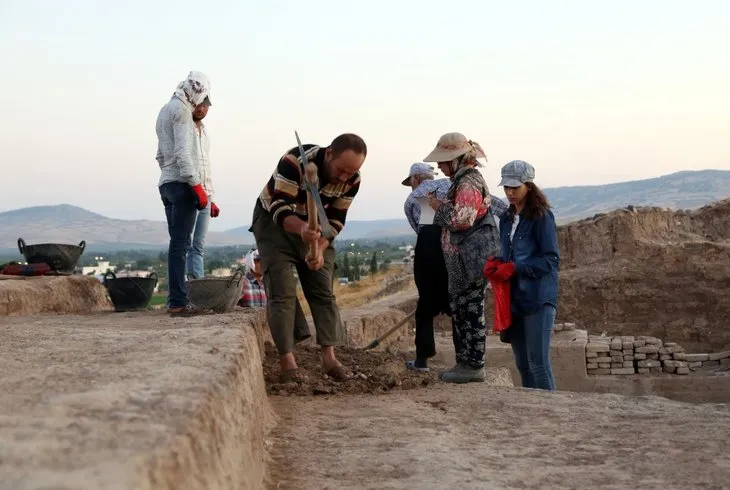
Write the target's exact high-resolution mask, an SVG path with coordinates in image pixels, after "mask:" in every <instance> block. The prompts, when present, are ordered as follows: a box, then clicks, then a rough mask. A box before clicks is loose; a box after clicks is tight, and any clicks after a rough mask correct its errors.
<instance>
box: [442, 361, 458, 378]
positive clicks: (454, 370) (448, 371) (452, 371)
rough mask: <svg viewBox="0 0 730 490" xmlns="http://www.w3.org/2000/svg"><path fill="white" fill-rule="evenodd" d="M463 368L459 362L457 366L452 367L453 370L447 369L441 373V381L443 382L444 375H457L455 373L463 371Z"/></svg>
mask: <svg viewBox="0 0 730 490" xmlns="http://www.w3.org/2000/svg"><path fill="white" fill-rule="evenodd" d="M461 368H462V366H461V364H459V363H458V362H457V363H456V365H455V366H454V367H452V368H451V369H447V370H446V371H441V372H440V373H439V379H441V380H443V378H444V374H446V373H455V372H457V371H460V370H461Z"/></svg>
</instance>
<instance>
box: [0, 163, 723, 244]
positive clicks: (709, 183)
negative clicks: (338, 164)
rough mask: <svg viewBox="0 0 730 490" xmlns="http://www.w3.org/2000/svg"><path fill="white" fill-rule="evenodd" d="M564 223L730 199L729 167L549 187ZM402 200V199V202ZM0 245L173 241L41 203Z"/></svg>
mask: <svg viewBox="0 0 730 490" xmlns="http://www.w3.org/2000/svg"><path fill="white" fill-rule="evenodd" d="M545 193H546V194H547V196H548V198H549V199H550V201H551V203H552V205H553V207H554V211H555V215H556V217H557V219H558V221H559V222H567V221H573V220H576V219H580V218H584V217H587V216H593V215H594V214H596V213H603V212H607V211H610V210H612V209H616V208H620V207H625V206H628V205H629V204H633V205H652V206H662V207H668V208H674V209H680V208H681V209H690V208H696V207H700V206H703V205H705V204H707V203H710V202H713V201H717V200H720V199H724V198H727V197H730V171H723V170H702V171H688V172H678V173H674V174H671V175H665V176H663V177H658V178H653V179H645V180H636V181H631V182H622V183H618V184H607V185H596V186H576V187H556V188H550V189H545ZM399 204H400V201H399ZM0 230H1V233H0V249H6V250H7V249H12V248H15V249H16V250H17V248H16V246H17V239H18V237H22V238H23V239H24V240H25V241H26V243H28V244H33V243H48V242H52V243H78V242H80V241H81V240H86V242H87V246H88V247H90V248H92V249H93V250H98V251H106V250H120V249H132V248H140V249H143V248H158V249H162V248H164V247H165V246H166V245H167V243H168V235H167V226H166V224H165V223H164V222H163V221H151V220H119V219H112V218H107V217H105V216H102V215H100V214H96V213H93V212H91V211H87V210H86V209H82V208H79V207H76V206H70V205H68V204H61V205H58V206H37V207H31V208H23V209H16V210H13V211H7V212H4V213H0ZM405 236H410V237H412V236H413V231H412V230H411V229H410V227H409V226H408V223H407V222H406V220H405V218H398V219H384V220H373V221H358V220H348V222H347V226H345V229H344V230H343V232H342V234H341V236H340V239H341V240H356V239H358V240H359V239H371V240H378V239H385V238H393V237H405ZM208 243H209V244H210V245H213V246H215V245H250V244H253V243H254V239H253V236H252V234H251V233H249V232H248V226H241V227H237V228H233V229H230V230H227V231H224V232H211V233H210V234H209V236H208Z"/></svg>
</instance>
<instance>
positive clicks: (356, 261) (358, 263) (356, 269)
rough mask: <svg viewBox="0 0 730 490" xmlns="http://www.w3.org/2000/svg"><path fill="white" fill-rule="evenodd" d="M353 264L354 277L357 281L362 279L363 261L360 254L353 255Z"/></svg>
mask: <svg viewBox="0 0 730 490" xmlns="http://www.w3.org/2000/svg"><path fill="white" fill-rule="evenodd" d="M352 264H353V267H352V268H353V269H354V270H353V271H352V278H353V279H354V280H356V281H359V280H360V266H361V265H362V262H361V261H360V257H359V256H358V255H355V256H353V258H352Z"/></svg>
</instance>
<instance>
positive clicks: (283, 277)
mask: <svg viewBox="0 0 730 490" xmlns="http://www.w3.org/2000/svg"><path fill="white" fill-rule="evenodd" d="M302 148H303V150H304V152H305V158H304V160H305V162H306V163H311V164H314V165H315V166H316V169H317V177H318V179H319V192H318V195H319V199H320V200H321V206H322V208H323V209H321V210H320V213H321V214H322V215H324V216H326V218H327V219H326V222H322V223H320V229H319V230H310V228H309V224H308V220H309V216H308V213H307V190H306V186H305V173H304V168H303V166H302V163H301V161H300V159H299V157H300V154H301V153H300V149H299V148H298V147H297V148H293V149H291V150H289V151H288V152H287V153H286V154H285V155H284V156H283V157H282V158H281V159H280V160H279V164H278V165H277V167H276V170H274V173H273V175H272V176H271V178H270V179H269V181H268V183H267V184H266V186H265V187H264V189H263V190H262V191H261V194H260V195H259V197H258V199H257V200H256V206H255V208H254V212H253V220H252V225H251V228H252V230H253V233H254V237H255V238H256V244H257V245H258V249H259V254H260V256H261V265H262V266H263V272H264V284H265V287H266V296H267V298H268V302H267V305H266V313H267V318H268V323H269V328H270V329H271V336H272V337H273V339H274V343H275V344H276V348H277V350H278V352H279V364H280V366H281V374H280V380H281V382H283V383H286V382H290V381H294V382H302V381H305V380H306V376H305V375H304V374H302V373H300V372H299V369H298V367H297V362H296V358H295V357H294V354H293V352H292V351H293V350H294V345H295V339H294V325H295V314H296V301H297V296H296V294H297V281H296V278H295V277H294V269H296V271H297V275H298V276H299V281H300V282H301V285H302V291H303V292H304V296H305V298H306V299H307V302H308V303H309V307H310V310H311V312H312V318H313V320H314V326H315V330H316V333H317V343H318V344H319V345H320V346H321V347H322V372H323V373H324V374H327V375H328V376H330V377H331V378H332V379H334V380H336V381H344V380H347V379H349V378H350V376H351V374H350V373H349V372H348V371H347V369H346V368H345V367H344V366H343V365H342V364H341V363H340V362H339V361H338V360H337V357H336V356H335V346H336V345H341V344H342V342H343V340H344V331H343V328H342V323H341V321H340V313H339V310H338V308H337V304H336V302H335V295H334V293H333V290H332V282H333V277H332V274H333V273H334V261H335V249H334V247H333V246H332V240H334V238H335V236H336V235H337V234H338V233H339V232H340V231H342V228H343V227H344V225H345V219H346V217H347V210H348V209H349V207H350V204H351V203H352V200H353V199H354V198H355V196H356V195H357V192H358V190H359V189H360V167H362V164H363V163H364V161H365V157H366V156H367V146H366V145H365V142H364V141H363V140H362V138H360V137H359V136H357V135H354V134H349V133H347V134H342V135H340V136H338V137H337V138H335V139H334V140H333V141H332V143H331V144H330V145H329V146H328V147H321V146H317V145H311V144H309V145H303V146H302ZM325 229H327V231H329V232H330V233H329V235H330V236H323V234H322V233H321V231H320V230H325ZM310 246H312V248H313V249H316V253H315V255H314V256H313V257H309V258H308V257H307V254H308V249H309V247H310Z"/></svg>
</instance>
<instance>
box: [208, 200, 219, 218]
mask: <svg viewBox="0 0 730 490" xmlns="http://www.w3.org/2000/svg"><path fill="white" fill-rule="evenodd" d="M219 214H221V210H220V208H219V207H218V206H216V205H215V203H214V202H212V203H210V217H211V218H217V217H218V215H219Z"/></svg>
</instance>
